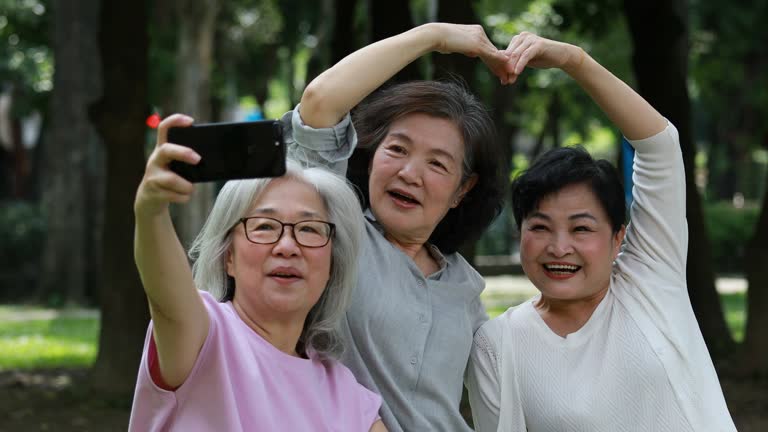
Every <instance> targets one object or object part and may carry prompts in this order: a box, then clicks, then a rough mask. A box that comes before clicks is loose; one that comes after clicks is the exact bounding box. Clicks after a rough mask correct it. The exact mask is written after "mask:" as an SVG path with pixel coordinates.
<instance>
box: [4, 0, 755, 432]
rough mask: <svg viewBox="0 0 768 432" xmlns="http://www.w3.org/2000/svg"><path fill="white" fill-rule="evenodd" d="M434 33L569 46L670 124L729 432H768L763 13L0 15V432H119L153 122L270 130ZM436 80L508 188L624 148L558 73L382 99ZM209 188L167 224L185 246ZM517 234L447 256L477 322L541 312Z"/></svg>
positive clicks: (483, 80)
mask: <svg viewBox="0 0 768 432" xmlns="http://www.w3.org/2000/svg"><path fill="white" fill-rule="evenodd" d="M428 21H447V22H458V23H479V24H482V25H483V26H484V27H485V29H486V32H487V33H488V35H489V36H490V37H491V39H492V40H493V41H494V42H495V43H496V44H497V46H499V47H500V48H501V47H505V46H506V44H507V43H508V42H509V39H510V38H511V36H512V35H514V34H516V33H517V32H520V31H531V32H534V33H537V34H540V35H542V36H545V37H550V38H554V39H558V40H564V41H567V42H571V43H575V44H578V45H581V46H582V47H584V48H585V49H586V50H587V51H588V52H589V53H590V54H591V55H592V56H594V57H595V58H597V59H598V60H599V61H600V62H601V63H603V64H604V65H605V66H606V67H608V68H609V69H611V70H612V71H614V72H615V73H616V74H617V75H618V76H620V77H621V78H622V79H624V80H625V81H627V82H628V83H630V84H631V85H633V86H634V87H635V88H636V89H637V90H638V91H639V92H640V93H641V94H642V95H643V96H644V97H645V98H646V99H648V100H649V101H650V102H651V103H652V104H653V105H654V106H655V107H656V108H657V109H659V111H661V113H662V114H663V115H664V116H666V117H667V118H668V119H670V120H671V121H672V122H673V123H674V124H675V125H676V126H677V128H678V130H679V131H680V138H681V146H682V151H683V155H684V160H685V164H686V178H687V191H688V202H687V217H688V224H689V231H690V245H689V253H688V271H687V278H688V290H689V295H690V298H691V302H692V304H693V307H694V310H695V313H696V316H697V318H698V320H699V324H700V327H701V330H702V333H703V335H704V338H705V340H706V343H707V346H708V347H709V349H710V352H711V354H712V357H713V359H714V361H715V364H716V366H717V369H718V373H719V374H720V377H721V380H722V383H723V387H724V390H725V393H726V398H727V400H728V404H729V407H730V409H731V412H732V414H733V416H734V419H735V421H736V424H737V427H738V428H739V430H740V431H765V430H768V336H766V335H768V200H767V199H766V193H768V187H766V185H767V184H768V176H767V175H766V172H767V171H768V121H766V120H768V45H766V43H765V42H766V41H768V27H766V26H765V22H766V21H768V0H755V1H751V2H734V1H730V2H729V1H724V0H645V1H643V0H624V1H620V0H578V1H577V0H529V1H518V0H477V1H469V0H467V1H461V0H453V1H452V0H387V1H383V0H228V1H225V0H222V1H214V0H155V1H107V0H68V1H65V0H0V431H6V430H7V431H11V430H13V431H26V430H29V431H44V430H55V431H70V430H71V431H75V430H77V431H87V430H93V431H101V430H124V429H125V428H126V425H127V418H128V413H129V410H130V401H131V394H132V391H133V386H134V384H135V377H136V372H137V368H138V363H139V357H140V351H141V348H142V344H143V339H144V335H145V331H146V326H147V323H148V319H149V317H148V310H147V306H146V301H145V298H144V293H143V291H142V288H141V284H140V281H139V279H138V275H137V272H136V269H135V265H134V262H133V248H132V240H133V209H132V203H133V197H134V193H135V190H136V187H137V185H138V182H139V180H140V178H141V176H142V172H143V169H144V161H145V157H146V155H147V152H148V150H149V149H151V146H152V145H153V142H154V141H153V140H154V130H153V129H152V127H151V126H153V125H154V121H155V120H156V119H157V117H156V116H160V117H162V116H166V115H168V114H170V113H173V112H183V113H187V114H190V115H192V116H193V117H195V118H196V120H197V121H198V122H212V121H240V120H249V119H257V118H262V117H264V118H276V117H279V116H280V115H281V114H282V113H283V112H285V111H286V110H288V109H290V108H291V107H292V106H293V105H294V104H295V103H296V102H297V101H298V100H299V99H300V97H301V93H302V90H303V88H304V86H305V85H306V84H307V83H308V82H309V81H310V80H311V79H312V78H313V77H314V76H316V75H317V74H318V73H319V72H321V71H322V70H324V69H325V68H327V67H328V66H330V65H332V64H333V63H335V62H336V61H338V60H339V59H341V58H343V57H344V56H345V55H346V54H348V53H350V52H352V51H353V50H355V49H357V48H359V47H361V46H363V45H365V44H368V43H370V42H373V41H376V40H379V39H382V38H384V37H387V36H391V35H394V34H396V33H399V32H402V31H404V30H406V29H409V28H411V27H413V26H415V25H418V24H421V23H424V22H428ZM445 77H453V78H454V79H456V78H457V77H458V78H459V79H461V80H463V81H465V82H466V83H467V84H468V86H469V87H470V88H471V89H473V91H475V92H476V93H477V94H478V95H479V96H480V97H481V99H482V100H483V101H484V102H485V103H486V104H487V106H488V107H489V108H490V109H491V113H492V116H493V118H494V121H495V122H496V125H497V127H498V132H499V138H500V140H501V142H502V144H503V152H504V153H503V154H501V155H500V157H502V158H505V160H508V161H509V164H510V178H511V177H513V176H514V175H515V173H516V172H519V171H520V170H522V169H524V168H525V167H526V166H527V165H528V163H529V161H531V160H532V159H533V158H535V156H536V155H537V154H539V153H541V152H542V151H545V150H547V149H549V148H552V147H554V146H562V145H574V144H581V145H584V146H585V147H586V148H587V149H588V150H589V151H590V152H591V153H592V154H593V155H596V156H599V157H604V158H608V159H609V160H613V161H615V162H616V164H617V166H619V167H620V168H623V169H624V167H625V164H623V163H622V160H623V158H624V160H626V157H627V154H626V150H625V149H624V150H623V149H622V145H621V137H620V135H619V133H618V131H616V130H615V129H613V128H612V127H611V125H610V124H609V122H608V121H607V119H606V118H605V117H604V116H603V115H602V114H601V113H599V112H598V110H597V109H596V107H595V106H594V105H593V104H592V103H591V101H590V100H589V99H588V98H587V97H586V96H585V95H584V94H583V93H582V92H581V91H580V89H579V88H578V87H577V86H576V85H575V84H574V83H573V82H571V81H570V80H569V79H568V78H567V77H566V76H565V75H564V74H562V73H561V72H558V71H528V72H526V73H525V74H524V75H523V77H522V79H521V80H519V81H518V83H516V84H515V85H513V86H500V85H499V83H498V80H496V79H495V78H494V77H493V76H491V75H490V74H489V73H488V72H487V71H486V70H485V68H484V66H483V65H482V63H481V62H480V61H478V60H476V59H468V58H465V57H462V56H460V55H441V54H432V55H429V56H425V57H424V58H422V59H420V60H419V61H417V62H415V63H414V64H412V65H411V66H409V67H407V68H406V69H404V70H403V71H402V72H401V73H400V74H398V76H397V77H396V78H395V79H396V80H407V79H420V78H421V79H423V78H445ZM361 169H362V170H364V169H365V167H361V166H359V165H355V164H353V165H352V168H351V175H356V173H359V172H360V170H361ZM216 187H217V185H215V184H210V185H205V186H202V187H198V188H197V192H196V197H195V199H194V200H193V202H192V203H191V204H189V205H186V206H180V207H176V208H174V209H173V214H174V221H175V223H176V226H177V228H178V231H179V234H180V236H181V238H182V239H183V241H184V242H185V243H186V244H188V243H189V242H190V241H191V239H192V238H193V236H194V234H195V233H196V232H197V230H199V228H200V226H201V223H202V221H203V220H204V218H205V216H206V214H207V211H208V209H209V208H210V205H211V202H212V199H213V197H214V196H215V192H216ZM515 231H516V228H515V226H514V222H513V220H512V218H511V214H510V212H508V211H506V210H505V211H504V212H503V213H502V214H501V216H500V217H499V218H498V219H497V220H496V222H494V224H493V226H492V227H491V229H490V230H489V231H488V232H487V233H486V234H485V235H484V236H483V237H482V238H480V239H478V240H477V241H476V242H471V244H467V245H465V246H464V247H463V248H462V251H463V254H464V255H465V256H466V257H467V258H468V259H469V260H471V262H474V264H475V265H476V266H477V267H478V269H479V270H480V271H481V272H482V273H483V274H484V275H486V276H487V281H488V286H489V289H488V290H487V291H486V293H485V294H484V297H483V299H484V301H485V302H486V305H487V306H488V309H489V313H490V314H491V315H496V314H498V313H500V312H502V311H503V310H505V309H506V308H507V307H509V306H511V305H515V304H518V303H519V302H521V301H524V300H525V299H526V298H528V297H529V296H530V295H532V294H533V293H534V292H535V291H533V289H532V287H531V285H530V284H529V283H527V281H526V280H525V278H524V276H521V275H520V269H519V266H518V265H517V264H516V232H515Z"/></svg>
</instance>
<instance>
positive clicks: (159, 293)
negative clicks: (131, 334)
mask: <svg viewBox="0 0 768 432" xmlns="http://www.w3.org/2000/svg"><path fill="white" fill-rule="evenodd" d="M190 124H192V119H191V118H189V117H186V116H182V115H179V114H176V115H172V116H170V117H168V118H167V119H165V120H163V121H162V123H160V126H159V128H158V133H157V145H156V147H155V150H154V151H153V152H152V154H151V155H150V157H149V161H148V162H147V168H146V171H145V173H144V178H143V179H142V180H141V184H139V189H138V191H137V192H136V200H135V202H134V212H135V214H136V230H135V240H134V256H135V259H136V266H137V267H138V269H139V275H140V276H141V282H142V284H143V285H144V291H145V292H146V294H147V300H148V301H149V311H150V313H151V315H152V320H153V336H154V339H155V345H156V346H157V355H158V360H159V363H160V371H161V373H162V376H163V380H164V381H165V382H166V383H167V384H168V385H169V386H171V387H178V386H180V385H181V384H182V383H183V382H184V381H185V380H186V379H187V376H189V373H190V372H191V371H192V367H193V366H194V364H195V361H196V359H197V355H198V353H199V352H200V348H201V347H202V346H203V342H205V338H206V336H207V335H208V326H209V323H210V321H209V318H208V311H207V310H206V308H205V305H204V304H203V301H202V299H201V298H200V296H199V294H198V293H197V290H196V289H195V284H194V281H193V279H192V271H191V269H190V267H189V262H188V261H187V256H186V254H185V253H184V248H183V247H182V245H181V242H180V241H179V238H178V236H177V235H176V231H175V230H174V228H173V223H172V222H171V215H170V212H169V209H168V206H169V204H170V203H172V202H175V203H184V202H187V201H189V198H190V196H191V195H192V191H193V186H192V184H191V183H189V182H188V181H186V180H185V179H183V178H181V177H180V176H179V175H177V174H176V173H174V172H173V171H171V170H170V169H169V168H168V164H169V163H170V162H171V161H172V160H179V161H182V162H187V163H191V164H196V163H197V162H198V161H199V160H200V156H199V155H198V154H197V153H195V152H194V151H193V150H192V149H190V148H187V147H184V146H179V145H175V144H170V143H167V142H166V138H167V133H168V128H170V127H172V126H189V125H190Z"/></svg>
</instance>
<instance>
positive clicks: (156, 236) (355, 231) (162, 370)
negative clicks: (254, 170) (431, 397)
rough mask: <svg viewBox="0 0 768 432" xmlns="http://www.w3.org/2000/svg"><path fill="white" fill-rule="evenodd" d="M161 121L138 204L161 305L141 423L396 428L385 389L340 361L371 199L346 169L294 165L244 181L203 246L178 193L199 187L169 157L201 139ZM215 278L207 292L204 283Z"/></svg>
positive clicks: (156, 310)
mask: <svg viewBox="0 0 768 432" xmlns="http://www.w3.org/2000/svg"><path fill="white" fill-rule="evenodd" d="M191 123H192V119H191V118H189V117H186V116H183V115H173V116H171V117H169V118H167V119H165V120H164V121H163V122H162V123H161V124H160V127H159V129H158V138H157V146H156V148H155V150H154V152H153V153H152V155H151V156H150V157H149V161H148V163H147V168H146V172H145V174H144V178H143V180H142V182H141V184H140V185H139V189H138V192H137V194H136V201H135V204H134V211H135V214H136V234H135V257H136V265H137V267H138V269H139V273H140V275H141V279H142V283H143V285H144V290H145V292H146V294H147V300H148V301H149V309H150V313H151V315H152V323H150V326H149V330H148V331H147V340H146V343H145V347H144V355H143V357H142V361H141V366H140V369H139V376H138V382H137V385H136V393H135V396H134V402H133V410H132V412H131V421H130V426H129V429H130V430H131V431H142V432H146V431H176V430H178V431H262V430H263V431H278V430H281V431H282V430H286V431H287V430H291V431H293V430H297V431H298V430H312V431H328V430H333V431H369V430H370V431H385V430H386V429H385V427H384V425H383V424H382V422H381V420H380V419H379V416H378V410H379V407H380V405H381V398H380V397H379V396H378V395H376V394H374V393H372V392H370V391H369V390H367V389H365V388H364V387H362V386H360V385H359V384H358V383H357V381H356V380H355V378H354V377H353V376H352V374H351V372H350V371H349V370H348V369H346V367H344V366H342V365H341V364H340V363H338V362H337V361H336V360H335V356H336V355H338V353H339V351H340V350H341V347H340V345H339V338H338V335H337V333H336V329H337V324H338V321H339V320H340V319H341V318H342V317H343V316H344V310H345V309H346V306H347V303H348V299H349V295H350V292H351V289H352V287H353V285H354V278H355V274H354V272H355V270H356V267H357V266H356V265H355V262H354V260H355V258H356V257H357V255H358V249H359V243H360V236H361V233H362V218H361V216H360V215H361V210H360V207H359V204H358V201H357V198H356V196H355V195H354V193H353V192H352V191H351V189H349V187H348V186H347V184H346V182H345V180H343V179H342V178H340V177H337V176H336V175H334V174H331V173H329V172H327V171H325V170H322V169H306V170H303V169H301V168H298V167H297V166H296V165H293V164H289V165H288V172H287V173H286V175H284V176H282V177H279V178H275V179H254V180H239V181H230V182H228V183H227V184H226V185H225V186H224V188H223V189H222V190H221V192H220V193H219V196H218V198H217V200H216V203H215V204H214V207H213V209H212V210H211V214H210V216H209V217H208V220H207V222H206V224H205V226H204V227H203V229H202V231H201V233H200V234H199V236H198V238H197V239H196V240H195V242H194V244H193V245H192V249H191V252H190V256H192V257H193V258H194V259H195V264H194V266H193V267H192V268H191V269H190V266H189V264H188V261H187V256H186V254H185V251H184V248H183V247H182V245H181V243H180V242H179V239H178V237H177V235H176V232H175V230H174V228H173V224H172V222H171V217H170V214H169V210H168V207H169V203H171V202H175V203H184V202H186V201H188V200H189V197H190V195H191V194H192V191H193V185H192V184H191V183H189V182H187V181H186V180H184V179H183V178H181V177H179V176H178V175H176V174H175V173H174V172H173V171H171V170H170V169H169V168H168V164H169V163H170V162H171V161H173V160H178V161H182V162H186V163H190V164H196V163H197V162H198V161H199V160H200V156H199V155H198V154H197V153H195V152H194V151H193V150H191V149H189V148H186V147H183V146H178V145H175V144H172V143H167V142H166V137H167V131H168V128H169V127H180V126H189V125H190V124H191ZM198 290H201V291H198Z"/></svg>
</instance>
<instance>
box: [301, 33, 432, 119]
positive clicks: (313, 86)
mask: <svg viewBox="0 0 768 432" xmlns="http://www.w3.org/2000/svg"><path fill="white" fill-rule="evenodd" d="M434 30H435V28H434V27H430V25H429V24H427V25H424V26H420V27H416V28H414V29H412V30H409V31H407V32H405V33H401V34H399V35H396V36H392V37H390V38H387V39H383V40H381V41H378V42H376V43H374V44H371V45H368V46H366V47H365V48H363V49H360V50H358V51H355V52H354V53H352V54H350V55H348V56H347V57H345V58H344V59H342V60H341V61H339V63H337V64H336V65H334V66H333V67H331V68H330V69H328V70H326V71H325V72H323V73H322V74H320V75H319V76H318V77H317V78H315V79H314V80H313V81H312V82H311V83H310V84H309V85H308V86H307V88H306V90H305V91H304V94H303V96H302V98H301V117H302V120H303V121H304V122H305V123H306V124H307V125H309V126H312V127H315V128H321V127H330V126H333V125H335V124H336V123H338V122H339V120H341V118H342V117H343V116H344V115H345V114H346V113H347V112H349V110H350V109H352V107H354V106H355V105H357V104H358V103H359V102H360V101H361V100H363V99H364V98H365V97H366V96H367V95H368V94H370V93H371V92H373V91H374V90H376V88H378V87H379V86H380V85H382V84H383V83H384V82H386V81H387V80H388V79H389V78H391V77H392V76H394V75H395V74H396V73H397V72H398V71H400V70H401V69H402V68H404V67H405V66H407V65H408V64H410V63H411V62H412V61H414V60H416V59H417V58H419V57H421V56H422V55H424V54H426V53H427V52H430V51H432V49H433V48H434V46H435V37H434V33H435V31H434Z"/></svg>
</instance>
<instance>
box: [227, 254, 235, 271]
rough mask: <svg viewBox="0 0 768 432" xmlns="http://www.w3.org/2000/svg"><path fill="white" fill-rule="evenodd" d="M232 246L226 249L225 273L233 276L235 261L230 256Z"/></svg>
mask: <svg viewBox="0 0 768 432" xmlns="http://www.w3.org/2000/svg"><path fill="white" fill-rule="evenodd" d="M232 255H233V253H232V248H231V247H230V248H229V250H228V251H227V275H229V276H232V277H235V261H234V259H233V257H232Z"/></svg>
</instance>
